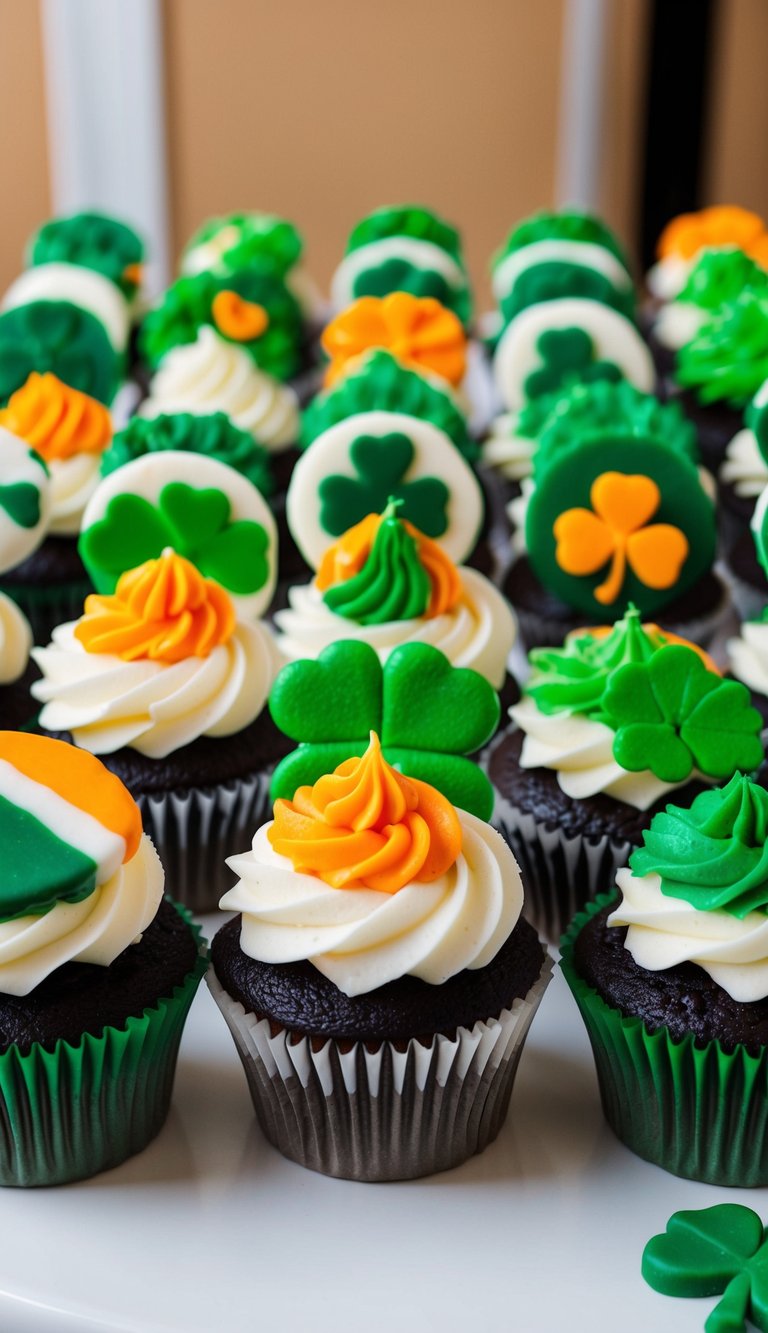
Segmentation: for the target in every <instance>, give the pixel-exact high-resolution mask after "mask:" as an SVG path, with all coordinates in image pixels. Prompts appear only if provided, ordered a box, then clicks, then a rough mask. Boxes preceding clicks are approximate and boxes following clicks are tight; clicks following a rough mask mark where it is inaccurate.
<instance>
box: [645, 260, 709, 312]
mask: <svg viewBox="0 0 768 1333" xmlns="http://www.w3.org/2000/svg"><path fill="white" fill-rule="evenodd" d="M700 254H701V251H700V250H698V251H697V252H696V254H695V255H692V256H691V258H689V259H684V258H683V257H682V255H675V254H670V255H666V256H665V258H664V259H660V260H659V261H658V263H656V264H654V265H653V267H652V268H650V269H649V270H648V273H647V276H646V279H645V281H646V284H647V286H648V290H649V292H650V293H651V295H652V296H655V297H656V300H657V301H673V300H674V299H675V297H676V296H678V295H679V293H680V292H681V291H682V290H683V288H684V286H685V284H686V282H687V281H688V278H689V276H690V272H691V269H692V268H693V266H694V264H695V263H696V260H697V259H698V257H699V255H700Z"/></svg>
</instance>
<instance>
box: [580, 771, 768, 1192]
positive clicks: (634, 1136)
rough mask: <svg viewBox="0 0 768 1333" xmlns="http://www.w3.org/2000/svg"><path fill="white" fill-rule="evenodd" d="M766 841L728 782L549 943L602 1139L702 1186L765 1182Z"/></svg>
mask: <svg viewBox="0 0 768 1333" xmlns="http://www.w3.org/2000/svg"><path fill="white" fill-rule="evenodd" d="M767 839H768V793H767V792H766V790H765V788H764V786H763V785H762V783H761V782H759V781H756V780H754V779H753V778H750V777H748V776H746V775H744V774H743V773H738V772H737V773H735V774H734V776H733V777H732V778H731V779H730V781H729V782H728V783H727V784H726V785H724V786H722V787H718V788H716V789H714V790H711V791H706V792H702V793H701V794H699V795H698V796H697V797H696V798H695V799H694V800H693V801H692V802H690V803H688V804H680V805H677V804H675V805H669V806H667V808H666V810H663V811H659V812H658V813H657V814H656V815H655V817H654V819H653V820H652V821H651V824H650V826H649V828H648V829H647V830H646V832H645V835H644V841H643V846H642V847H638V848H636V849H635V850H634V851H633V852H632V854H631V856H630V857H629V864H628V865H627V866H625V867H623V868H621V869H619V871H618V873H617V875H616V885H617V887H618V891H619V892H618V893H616V892H615V891H613V892H611V891H610V884H606V892H604V893H603V895H602V896H601V897H600V898H598V899H597V901H596V902H595V903H593V904H591V905H590V906H589V907H588V909H587V911H586V912H585V913H583V914H581V915H579V916H577V918H576V919H575V921H574V922H573V925H572V926H571V929H570V930H569V932H568V934H567V935H566V936H565V938H564V940H563V945H562V949H563V963H562V966H563V971H564V973H565V977H566V980H567V981H568V984H569V985H570V987H571V989H572V991H573V993H574V996H575V998H576V1001H577V1003H578V1005H579V1008H580V1010H581V1013H582V1017H583V1018H584V1021H585V1023H586V1025H587V1029H588V1032H589V1035H590V1039H591V1042H592V1047H593V1051H594V1054H595V1060H596V1064H597V1073H598V1079H599V1082H600V1087H601V1094H602V1102H603V1108H604V1111H605V1114H606V1117H607V1119H608V1122H609V1124H610V1125H611V1127H612V1128H613V1130H614V1132H615V1133H616V1134H617V1135H618V1137H619V1138H620V1139H622V1140H623V1142H624V1143H625V1144H626V1145H627V1146H628V1147H629V1148H631V1149H632V1150H633V1151H634V1152H636V1153H637V1154H638V1155H639V1156H640V1157H644V1158H646V1159H648V1160H649V1161H652V1162H656V1163H657V1164H658V1165H660V1166H662V1167H664V1168H665V1169H666V1170H668V1171H671V1172H673V1173H674V1174H676V1175H680V1176H687V1177H689V1178H691V1179H694V1180H703V1181H707V1182H709V1183H711V1184H717V1185H730V1186H754V1185H765V1184H766V1183H768V1151H767V1150H766V1144H767V1143H768V1136H767V1135H766V1132H765V1130H766V1128H768V1124H766V1121H767V1120H768V1099H767V1098H766V1093H767V1092H768V852H767V851H766V846H767Z"/></svg>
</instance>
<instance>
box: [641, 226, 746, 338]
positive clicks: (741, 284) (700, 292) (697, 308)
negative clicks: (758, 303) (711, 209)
mask: <svg viewBox="0 0 768 1333" xmlns="http://www.w3.org/2000/svg"><path fill="white" fill-rule="evenodd" d="M745 291H750V292H754V293H755V294H756V295H759V294H761V293H763V294H768V273H766V271H765V269H764V268H761V266H760V265H759V264H757V263H755V260H754V259H751V258H750V257H749V255H747V254H745V253H744V251H743V250H738V249H735V248H733V249H724V250H703V251H702V253H701V255H700V256H699V258H698V259H697V260H696V263H695V264H694V265H693V268H692V269H691V271H690V273H689V274H688V277H687V279H686V281H685V285H684V286H683V287H682V289H681V291H680V292H679V293H678V295H677V296H676V297H675V298H674V300H672V301H670V302H668V304H667V305H665V306H663V307H662V309H661V311H660V313H659V317H658V319H657V320H656V323H655V325H654V328H653V336H654V338H655V339H656V341H657V342H659V343H661V345H662V347H665V348H669V349H670V350H672V351H677V350H679V349H680V348H681V347H685V346H686V344H687V343H689V342H692V341H693V339H694V338H695V337H696V335H697V333H698V332H699V330H700V329H702V328H703V327H704V325H705V324H707V323H708V322H709V321H710V320H711V319H712V318H713V317H714V316H716V315H717V314H718V313H719V312H720V311H721V310H723V309H725V308H726V307H727V306H729V305H732V304H733V302H734V301H736V300H737V299H738V298H739V296H740V295H741V294H742V292H745Z"/></svg>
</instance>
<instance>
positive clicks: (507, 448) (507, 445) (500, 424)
mask: <svg viewBox="0 0 768 1333" xmlns="http://www.w3.org/2000/svg"><path fill="white" fill-rule="evenodd" d="M519 416H520V414H519V412H503V413H502V415H501V416H500V417H496V420H495V421H494V422H492V424H491V432H490V435H489V436H488V439H487V440H486V441H485V443H484V445H483V462H484V463H487V464H488V465H489V467H493V468H496V469H497V471H499V472H501V474H502V476H505V477H508V478H509V480H510V481H522V480H523V478H524V477H530V475H531V473H532V472H533V455H534V454H535V452H536V444H537V441H536V440H533V439H531V437H530V436H529V435H519V434H518V432H517V422H518V419H519Z"/></svg>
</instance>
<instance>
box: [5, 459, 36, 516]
mask: <svg viewBox="0 0 768 1333" xmlns="http://www.w3.org/2000/svg"><path fill="white" fill-rule="evenodd" d="M41 462H42V460H41ZM43 466H45V465H44V464H43ZM0 506H1V507H2V508H3V509H4V510H5V512H6V514H7V515H8V517H9V518H12V519H13V521H14V523H16V524H18V526H19V527H20V528H34V527H35V526H36V525H37V524H38V523H39V522H40V492H39V490H38V489H37V487H36V486H33V484H32V482H31V481H15V482H11V483H10V484H9V485H8V486H0Z"/></svg>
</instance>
